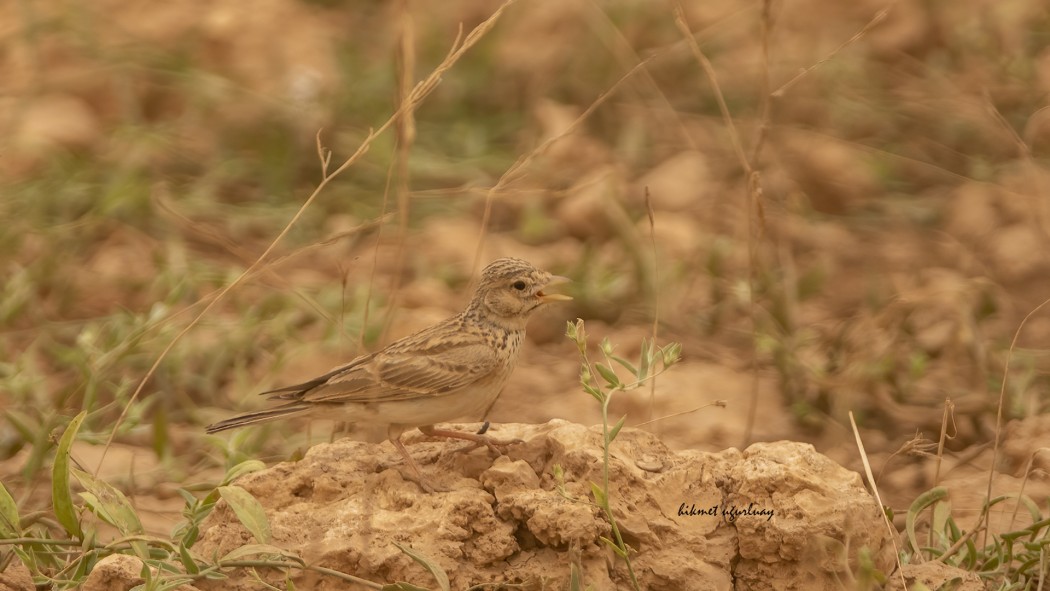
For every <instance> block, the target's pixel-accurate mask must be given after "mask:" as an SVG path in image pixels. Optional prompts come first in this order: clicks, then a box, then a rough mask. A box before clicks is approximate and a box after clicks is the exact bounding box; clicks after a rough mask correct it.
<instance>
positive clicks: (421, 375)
mask: <svg viewBox="0 0 1050 591" xmlns="http://www.w3.org/2000/svg"><path fill="white" fill-rule="evenodd" d="M566 281H568V279H566V278H564V277H558V276H555V275H551V274H550V273H548V272H546V271H541V270H539V269H537V268H535V267H533V266H532V265H531V264H529V263H528V262H526V261H523V260H521V259H514V258H503V259H498V260H496V261H493V262H492V263H491V264H489V266H487V267H485V269H484V270H483V271H482V273H481V281H480V282H479V283H478V287H477V289H476V290H475V292H474V295H473V297H472V298H471V300H470V303H469V304H467V307H466V309H464V310H463V311H462V312H460V313H459V314H457V315H455V316H453V317H451V318H448V319H447V320H444V321H442V322H440V323H438V324H435V325H434V326H431V327H429V328H426V329H423V330H421V331H419V332H417V333H415V334H412V335H409V336H407V337H404V338H402V339H400V340H398V341H395V342H393V343H391V344H390V345H389V346H387V347H386V348H385V349H383V350H381V351H378V352H376V353H372V354H369V355H362V356H360V357H358V358H356V359H354V360H353V361H351V362H350V363H347V364H346V365H343V366H340V367H337V368H335V369H333V370H332V371H330V372H328V373H326V374H324V375H322V376H319V377H317V378H314V379H312V380H309V381H307V382H303V383H301V384H295V385H294V386H286V387H284V388H278V389H277V390H271V391H269V392H263V394H268V395H269V396H270V399H271V400H283V401H286V402H285V404H282V405H281V406H277V407H274V408H271V409H268V410H261V411H257V412H251V413H247V414H243V415H238V416H235V417H233V418H230V419H226V420H225V421H220V422H218V423H215V424H214V425H209V426H208V427H207V431H208V433H216V432H218V431H223V430H226V429H233V428H236V427H243V426H245V425H254V424H256V423H263V422H267V421H273V420H276V419H281V418H284V417H293V416H312V417H315V418H326V419H335V420H341V421H347V422H352V423H359V422H370V423H376V424H385V425H388V428H387V437H389V439H390V442H391V443H393V444H394V447H396V448H397V450H398V451H399V452H401V455H402V456H404V458H405V462H406V463H407V464H408V466H409V468H411V470H412V472H413V473H414V474H415V476H416V477H417V478H418V480H419V484H420V486H422V487H423V488H425V489H426V490H428V491H433V488H432V487H431V486H430V485H429V484H428V483H427V481H426V479H424V478H423V473H422V471H421V470H420V469H419V466H418V465H417V464H416V462H415V461H414V460H413V459H412V456H411V455H409V453H408V450H407V449H405V445H404V444H403V443H402V442H401V435H402V433H404V432H406V431H409V430H411V429H413V428H416V427H418V428H419V430H420V431H422V432H423V433H425V434H427V435H431V436H438V437H450V438H454V439H465V440H468V441H473V442H475V443H477V444H482V445H486V446H488V447H489V448H491V449H493V450H496V448H495V446H494V444H493V442H492V441H491V440H490V439H489V438H488V437H486V436H485V435H483V434H481V433H466V432H461V431H452V430H446V429H436V428H434V425H435V424H436V423H443V422H447V421H451V420H456V419H470V420H476V419H479V418H483V417H484V416H485V415H486V414H487V413H488V411H489V409H490V408H491V407H492V405H493V404H494V403H495V402H496V398H498V397H499V394H500V391H501V390H502V389H503V386H504V385H506V383H507V380H508V379H509V378H510V374H511V372H512V371H513V370H514V364H515V362H516V361H517V359H518V352H519V350H520V349H521V344H522V341H524V340H525V324H526V322H528V319H529V316H530V315H531V314H532V313H533V312H535V311H536V310H537V309H539V308H540V307H541V306H543V305H544V304H546V303H549V302H555V301H563V300H570V299H572V298H570V297H569V296H566V295H562V294H554V293H551V294H548V293H546V292H545V291H544V290H546V289H547V288H548V287H550V286H553V285H557V284H559V283H564V282H566ZM496 451H497V453H498V451H499V450H496Z"/></svg>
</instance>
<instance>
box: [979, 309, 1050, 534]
mask: <svg viewBox="0 0 1050 591" xmlns="http://www.w3.org/2000/svg"><path fill="white" fill-rule="evenodd" d="M1047 304H1050V299H1046V300H1043V301H1042V303H1040V304H1039V305H1038V306H1036V307H1035V308H1033V309H1032V311H1031V312H1029V313H1028V314H1026V315H1025V317H1024V319H1023V320H1021V324H1019V325H1018V326H1017V331H1016V332H1014V338H1013V340H1011V341H1010V348H1009V349H1008V350H1007V352H1006V364H1005V366H1004V367H1003V383H1002V386H1000V388H999V404H998V405H997V408H996V412H995V442H994V443H993V445H992V464H991V466H989V467H988V489H987V490H986V491H985V498H986V499H991V498H992V483H993V482H994V481H995V467H996V466H998V465H999V442H1000V440H1001V439H1002V435H1003V407H1004V406H1006V383H1007V381H1008V380H1009V378H1010V360H1011V359H1013V353H1014V348H1016V347H1017V339H1018V338H1020V336H1021V330H1023V329H1024V325H1025V324H1026V323H1027V322H1028V319H1029V318H1031V317H1032V316H1035V313H1036V312H1038V311H1039V310H1042V309H1043V306H1045V305H1047ZM986 518H987V514H982V515H981V520H979V521H978V522H977V524H976V525H975V526H974V529H977V528H979V527H981V525H983V523H982V521H983V520H984V519H986ZM981 545H983V546H987V545H988V530H987V528H986V529H985V531H984V538H983V539H982V540H981Z"/></svg>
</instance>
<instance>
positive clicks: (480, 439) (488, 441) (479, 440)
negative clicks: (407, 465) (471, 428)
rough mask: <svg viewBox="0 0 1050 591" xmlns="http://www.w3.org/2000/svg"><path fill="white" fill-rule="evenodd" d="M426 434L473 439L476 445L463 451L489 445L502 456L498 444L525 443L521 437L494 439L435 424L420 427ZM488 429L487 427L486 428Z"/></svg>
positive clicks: (465, 439)
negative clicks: (503, 439) (506, 439)
mask: <svg viewBox="0 0 1050 591" xmlns="http://www.w3.org/2000/svg"><path fill="white" fill-rule="evenodd" d="M419 430H420V431H422V432H423V434H424V435H427V436H429V437H448V438H449V439H463V440H464V441H472V442H474V445H473V446H471V447H469V448H465V449H464V450H463V451H473V450H475V449H477V448H479V447H481V446H482V445H484V446H486V447H488V448H489V449H491V450H492V451H494V452H496V455H498V456H501V455H503V452H502V451H500V449H499V448H498V447H496V446H497V445H503V446H506V445H513V444H515V443H524V442H523V441H522V440H521V439H511V440H509V441H497V440H493V439H492V438H491V437H489V436H488V435H479V434H477V433H467V432H465V431H451V430H449V429H437V428H435V427H434V426H433V425H426V426H423V427H420V428H419ZM486 430H487V429H486Z"/></svg>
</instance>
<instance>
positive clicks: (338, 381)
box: [282, 331, 499, 403]
mask: <svg viewBox="0 0 1050 591" xmlns="http://www.w3.org/2000/svg"><path fill="white" fill-rule="evenodd" d="M438 334H439V335H441V336H440V338H434V335H433V333H432V332H431V331H424V332H422V333H418V334H416V335H412V336H411V337H409V338H407V339H403V340H401V341H397V342H395V343H393V344H392V345H390V346H389V347H387V348H386V349H383V350H382V351H380V352H378V353H375V354H373V355H370V356H367V357H362V358H358V359H355V360H354V361H352V362H350V363H349V364H347V365H345V366H343V367H341V368H336V369H335V370H333V371H331V372H329V373H328V374H326V375H325V376H322V377H320V378H317V379H316V380H311V381H310V382H305V383H303V384H301V386H303V387H304V388H303V389H300V390H298V391H296V392H294V393H292V392H289V394H291V396H288V395H287V394H285V395H282V398H285V397H288V398H290V397H292V396H294V398H295V399H297V400H302V401H304V402H316V403H369V402H392V401H399V400H412V399H418V398H431V397H435V396H442V395H444V394H448V393H451V392H455V391H458V390H460V389H462V388H465V387H468V386H470V385H471V384H474V383H475V382H477V381H479V380H481V379H483V378H485V377H486V376H488V375H490V374H491V373H492V372H493V371H495V370H496V369H498V366H499V363H498V360H497V358H496V356H495V355H494V354H493V351H492V348H491V346H490V345H488V344H486V343H485V342H484V341H483V340H482V339H481V337H479V336H478V335H475V334H470V333H448V332H444V331H442V332H439V333H438ZM322 378H324V379H323V380H322ZM293 388H296V387H294V386H293V387H290V388H288V389H285V390H292V389H293ZM286 399H287V398H286Z"/></svg>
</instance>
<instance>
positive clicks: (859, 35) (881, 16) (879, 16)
mask: <svg viewBox="0 0 1050 591" xmlns="http://www.w3.org/2000/svg"><path fill="white" fill-rule="evenodd" d="M896 4H897V2H896V1H894V2H891V3H890V4H888V5H887V6H886V7H885V8H883V9H882V10H880V11H878V12H877V13H875V16H873V17H872V18H871V20H870V21H868V24H866V25H864V27H863V28H861V30H859V31H857V32H856V33H854V34H853V36H852V37H850V38H849V39H847V40H846V42H845V43H843V44H842V45H839V46H838V47H836V48H835V49H834V50H833V51H832V52H831V53H829V54H827V55H826V56H824V57H823V58H822V59H821V60H820V61H818V62H817V63H815V64H813V65H812V66H810V67H808V68H806V69H805V70H802V71H801V72H799V73H798V74H796V75H795V77H794V78H792V79H791V80H788V81H787V82H785V83H784V84H783V85H782V86H781V87H780V88H778V89H776V90H774V91H773V95H772V96H773V97H774V98H780V97H782V96H784V93H786V92H787V91H788V90H790V89H791V87H792V86H794V85H795V84H797V83H798V82H799V81H800V80H802V79H803V78H805V77H806V76H808V75H809V73H810V72H812V71H813V70H816V69H817V68H819V67H820V66H822V65H824V64H826V63H827V62H829V61H831V59H832V58H834V57H835V56H836V55H838V54H839V53H840V52H841V51H842V50H844V49H846V48H847V47H849V46H850V45H853V44H854V43H856V42H857V41H860V40H861V39H863V38H864V36H865V35H867V34H868V31H870V30H872V29H874V28H875V26H876V25H878V24H879V23H881V22H882V21H883V20H885V19H886V15H888V14H889V13H890V10H892V9H893V7H894V5H896Z"/></svg>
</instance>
